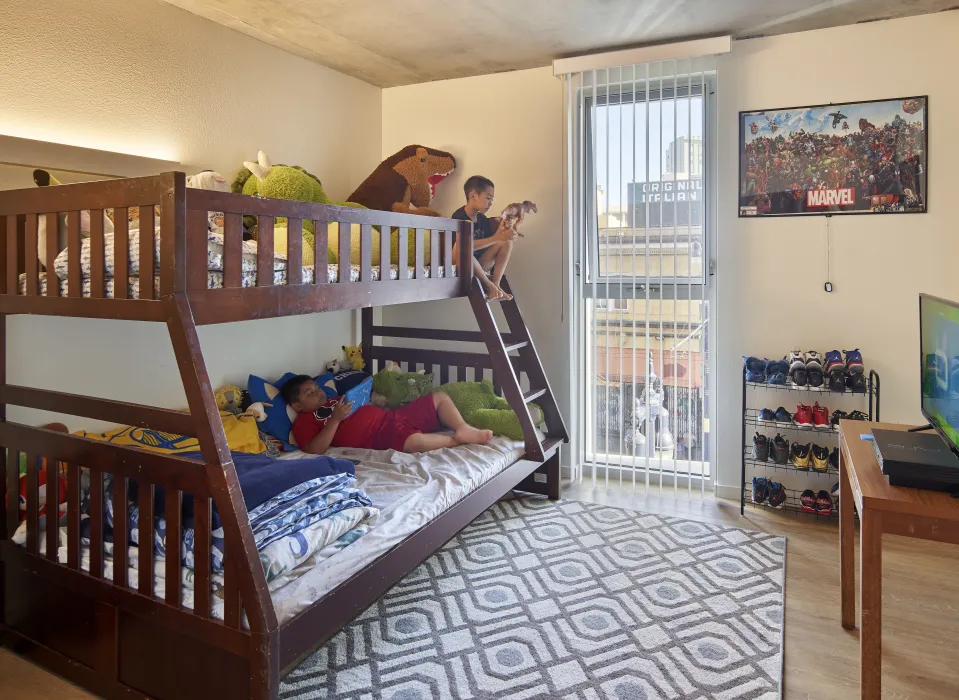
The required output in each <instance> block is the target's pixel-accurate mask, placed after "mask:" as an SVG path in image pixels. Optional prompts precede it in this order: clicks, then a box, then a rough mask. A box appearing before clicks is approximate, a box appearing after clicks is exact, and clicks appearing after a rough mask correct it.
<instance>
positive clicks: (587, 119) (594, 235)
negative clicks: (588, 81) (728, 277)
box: [576, 72, 715, 299]
mask: <svg viewBox="0 0 959 700" xmlns="http://www.w3.org/2000/svg"><path fill="white" fill-rule="evenodd" d="M688 75H691V76H697V75H701V76H702V77H701V78H700V83H699V84H693V85H691V86H690V85H689V84H686V85H679V84H677V85H676V86H675V87H676V89H675V93H676V95H675V97H674V96H673V92H674V90H673V85H669V84H668V83H671V82H672V80H671V79H669V78H666V79H661V78H656V79H652V80H650V81H649V83H650V85H654V84H659V83H663V82H665V83H667V85H665V86H662V87H657V88H651V89H650V90H649V100H650V101H656V100H662V99H667V100H673V99H677V98H678V99H684V98H685V97H687V96H689V95H690V93H692V96H693V97H701V99H702V104H703V124H702V133H703V177H702V180H703V196H702V201H701V205H700V206H701V210H702V214H701V227H702V233H701V234H700V237H699V240H700V242H701V245H702V247H703V249H702V259H703V269H702V273H701V275H699V276H695V277H693V276H686V277H676V276H675V275H673V276H661V277H649V276H648V275H646V276H643V277H636V276H632V275H603V274H594V270H593V265H594V261H595V267H596V273H598V271H599V269H600V266H599V259H600V255H599V212H598V211H597V203H596V196H595V193H596V183H595V177H594V176H595V172H594V166H593V156H594V153H593V124H592V119H593V113H594V109H593V108H594V104H593V102H594V99H595V103H596V104H595V106H597V107H601V106H604V105H610V104H612V105H616V104H623V103H624V102H628V103H636V104H637V105H638V104H645V103H646V86H645V85H642V83H644V82H645V80H644V81H638V80H637V81H636V83H635V86H636V88H637V89H635V91H634V90H633V89H628V90H627V89H626V87H627V85H629V86H632V85H633V82H632V81H625V82H624V81H619V82H618V83H613V84H608V85H604V86H602V87H598V86H597V87H596V88H593V87H581V88H579V89H578V92H579V100H580V104H581V105H582V109H581V111H579V114H580V115H582V117H581V119H582V120H583V121H584V123H583V124H582V133H583V135H584V138H583V146H582V152H581V153H580V155H579V158H580V162H581V163H582V164H583V184H584V192H585V193H587V196H586V197H584V198H583V199H584V200H585V203H586V206H585V207H584V209H585V211H584V215H585V217H586V221H585V226H584V230H585V231H587V237H588V240H587V242H586V246H585V260H583V259H580V260H577V261H576V273H577V274H578V275H583V276H584V277H585V279H584V283H583V292H584V297H589V298H592V299H598V298H605V299H618V298H632V297H633V296H634V295H635V296H644V297H645V295H646V291H647V287H648V288H649V290H650V291H655V292H656V295H657V297H659V298H664V299H669V298H674V299H702V298H704V297H703V289H704V288H705V287H707V286H708V282H709V276H710V274H711V272H710V263H709V261H710V259H711V258H710V251H711V245H710V238H711V236H710V234H709V231H710V227H711V221H710V218H711V216H712V215H713V212H712V211H711V208H710V207H709V201H710V196H709V194H710V192H711V188H712V187H714V186H715V183H714V182H713V178H712V177H711V172H712V163H711V158H710V156H709V154H710V152H711V150H710V147H711V137H712V129H711V122H712V120H714V119H715V114H714V111H715V101H714V100H713V99H712V97H713V95H714V93H715V78H714V75H713V74H712V73H709V72H706V73H701V74H700V73H692V74H688ZM684 77H686V76H684ZM680 79H681V78H680V76H677V80H680ZM641 85H642V89H639V88H640V86H641ZM635 238H636V237H635V235H634V243H633V244H634V245H635V244H636V243H635ZM642 238H644V239H645V240H646V241H647V242H653V241H654V239H658V240H659V241H660V242H661V241H662V240H663V238H662V234H653V235H652V236H650V234H648V233H644V234H643V236H642ZM638 279H643V280H644V281H643V282H638V281H637V280H638ZM693 289H695V291H693Z"/></svg>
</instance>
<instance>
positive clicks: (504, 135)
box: [383, 12, 959, 492]
mask: <svg viewBox="0 0 959 700" xmlns="http://www.w3.org/2000/svg"><path fill="white" fill-rule="evenodd" d="M957 36H959V12H950V13H944V14H937V15H928V16H924V17H915V18H910V19H903V20H893V21H889V22H877V23H871V24H866V25H858V26H851V27H841V28H836V29H829V30H823V31H816V32H807V33H802V34H793V35H788V36H780V37H774V38H769V39H757V40H750V41H742V42H735V43H734V44H733V51H732V53H731V54H729V55H728V56H725V57H722V58H721V59H720V64H719V65H720V68H719V70H720V76H719V101H718V121H719V211H718V215H719V222H718V224H719V234H718V235H719V243H718V250H715V251H714V257H715V258H716V259H717V264H718V276H717V277H716V278H713V281H714V282H716V283H718V294H717V296H718V302H717V308H715V309H714V310H713V320H714V321H715V326H714V328H715V329H716V332H717V337H716V338H715V340H716V344H715V345H713V348H714V352H716V353H717V357H716V358H715V361H716V364H715V366H716V368H717V370H718V371H717V373H716V374H717V375H718V382H717V389H718V401H717V402H716V404H715V406H716V411H715V413H716V415H714V416H713V419H712V421H711V426H712V439H713V450H714V451H713V454H714V455H715V456H716V457H718V459H716V460H715V461H716V465H715V466H716V467H717V469H718V475H717V482H718V484H720V485H727V486H728V485H734V486H735V485H737V484H738V482H739V463H740V458H739V454H740V453H739V449H740V440H741V437H740V429H741V424H740V401H741V392H740V377H741V374H740V372H741V368H742V364H741V363H742V360H741V356H742V355H744V354H750V353H755V354H760V355H766V356H769V357H774V356H780V357H781V356H782V355H783V354H784V353H785V352H786V351H787V350H789V349H790V348H792V347H793V346H796V345H798V346H800V347H801V348H802V349H807V348H814V349H818V350H828V349H832V348H834V347H836V348H839V349H842V348H852V347H859V348H861V349H862V351H863V353H864V355H865V359H866V363H867V365H868V366H870V367H874V368H876V369H877V370H878V371H879V372H880V373H881V374H882V379H883V399H884V401H883V414H882V415H883V417H884V418H885V419H887V420H900V421H918V420H919V419H920V416H919V402H918V390H919V377H918V369H917V362H918V359H917V355H918V348H917V342H918V341H917V334H918V325H917V316H916V309H917V301H916V297H917V295H918V293H919V292H920V291H928V292H931V293H934V294H939V295H941V296H944V297H947V298H953V299H959V274H956V272H955V269H956V268H955V260H956V259H957V254H959V230H957V227H956V224H955V221H954V219H955V217H954V216H953V211H952V210H953V207H952V205H951V201H950V198H951V197H953V194H952V193H953V192H954V191H955V190H956V189H957V188H959V171H957V170H956V168H954V167H953V163H956V162H959V132H957V130H956V129H954V128H952V126H951V125H952V124H953V123H956V122H957V121H959V93H957V92H956V90H955V89H954V88H953V87H952V83H953V82H954V81H953V80H952V75H951V70H952V66H954V65H955V63H956V60H957V59H959V55H957V53H956V51H957V49H956V44H955V38H956V37H957ZM917 37H921V40H916V38H917ZM903 46H908V47H909V50H908V51H902V50H900V49H901V47H903ZM883 51H888V52H890V54H891V57H890V58H889V60H883V59H881V58H879V56H880V55H881V53H882V52H883ZM830 57H831V58H830ZM915 94H928V95H929V96H930V99H929V104H930V110H931V116H930V121H931V124H932V126H931V136H930V146H931V148H930V150H931V154H930V155H931V157H930V159H929V163H930V171H929V184H930V191H929V199H930V212H929V213H928V214H924V215H918V216H904V217H895V216H890V217H885V218H883V217H875V216H873V217H870V216H859V217H847V218H843V217H838V216H837V217H834V218H833V219H832V220H831V224H830V225H831V228H832V241H833V247H832V274H831V281H832V282H833V284H834V285H835V291H834V292H833V293H832V294H827V293H825V292H824V291H823V283H824V282H825V281H826V273H825V269H826V252H825V250H826V249H825V240H826V219H825V218H822V217H815V218H809V219H799V218H790V219H779V220H775V221H771V220H767V221H752V220H746V221H740V220H739V219H738V218H737V217H736V179H737V167H738V166H737V146H736V144H737V138H738V112H739V111H740V110H747V109H762V108H775V107H788V106H792V105H803V104H821V103H828V102H838V101H850V100H859V99H863V100H865V99H878V98H893V97H900V96H906V95H915ZM561 116H562V92H561V88H560V82H559V81H558V80H557V79H555V78H553V76H552V74H551V72H550V70H548V69H540V70H530V71H518V72H514V73H502V74H497V75H489V76H482V77H477V78H466V79H461V80H449V81H441V82H434V83H428V84H424V85H415V86H410V87H402V88H391V89H387V90H385V91H384V93H383V153H384V155H385V154H389V153H391V152H393V151H394V150H396V149H397V148H399V147H400V146H403V145H405V144H407V143H413V142H424V143H427V144H429V145H431V146H436V147H439V148H443V149H447V150H449V151H452V152H453V153H454V154H455V155H456V156H457V159H458V161H459V166H458V167H457V172H456V174H455V176H454V177H453V178H451V181H448V182H444V183H443V184H442V185H441V187H440V190H439V193H438V198H437V200H436V204H437V208H438V209H439V210H440V211H442V212H447V213H448V212H451V211H452V210H453V209H454V208H455V207H457V206H459V205H460V199H461V195H460V194H459V189H458V188H459V186H460V185H461V184H462V182H463V181H464V180H465V178H466V177H467V176H468V175H470V174H473V173H482V174H484V175H487V176H488V177H490V178H492V179H493V180H494V181H495V182H496V184H497V204H505V203H507V202H508V201H512V200H515V199H523V198H530V199H533V200H534V201H536V202H537V203H538V204H540V214H538V215H536V216H533V217H532V218H530V219H529V220H528V222H529V223H528V224H527V238H526V240H522V241H520V245H519V246H518V247H517V249H516V253H515V259H514V261H513V262H512V263H511V265H510V278H511V281H512V283H513V285H514V287H515V288H516V289H517V291H518V292H519V295H520V300H521V303H522V307H523V310H524V312H525V314H526V318H527V320H528V322H529V325H530V328H531V329H532V333H533V337H534V339H535V341H536V343H537V346H538V348H539V349H540V352H541V354H542V355H543V359H544V364H545V365H546V370H547V373H548V374H549V377H550V380H551V381H552V383H553V386H554V387H555V388H557V389H558V391H557V393H558V395H559V400H560V402H561V404H562V405H563V411H564V413H565V414H566V415H568V405H567V403H568V400H569V399H568V386H567V384H568V382H567V376H568V371H569V370H568V353H567V340H566V338H567V333H568V328H567V325H566V323H565V322H564V319H565V318H567V317H568V316H567V315H564V314H563V308H562V301H561V300H562V289H563V284H564V270H565V264H566V261H565V260H564V259H563V254H562V250H563V243H562V219H561V216H562V209H561V207H562V197H563V192H562V172H561V168H562V149H563V144H562V138H561ZM494 209H495V206H494ZM384 317H385V318H386V319H387V321H388V322H389V323H406V322H408V323H427V324H428V323H430V322H434V323H437V322H438V324H439V325H447V326H449V327H465V328H471V327H473V321H472V318H471V316H470V313H469V307H468V306H467V305H466V304H465V303H463V304H460V305H457V306H454V305H453V304H448V303H447V304H429V305H425V304H424V305H419V306H406V307H393V308H389V309H386V310H384ZM790 396H791V395H790ZM833 403H835V402H833V401H829V402H827V405H830V407H831V408H832V406H831V404H833ZM777 405H778V404H777ZM837 406H838V404H837ZM772 408H774V409H775V408H776V406H772ZM790 410H795V407H794V406H792V407H790ZM734 492H735V489H734Z"/></svg>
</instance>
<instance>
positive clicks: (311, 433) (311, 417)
mask: <svg viewBox="0 0 959 700" xmlns="http://www.w3.org/2000/svg"><path fill="white" fill-rule="evenodd" d="M341 400H342V397H340V396H337V397H336V398H332V399H330V400H329V401H327V402H326V403H325V404H323V405H322V406H320V407H319V408H318V409H316V410H315V411H314V412H313V413H300V414H299V415H297V417H296V420H295V421H293V437H294V439H295V440H296V444H297V446H298V447H299V448H300V449H303V448H305V447H306V446H307V445H309V444H310V440H312V439H313V438H315V437H316V436H317V435H319V434H320V431H321V430H323V428H324V427H326V423H327V421H329V420H330V418H332V417H333V407H334V406H336V405H337V404H338V403H340V401H341ZM337 432H339V431H337Z"/></svg>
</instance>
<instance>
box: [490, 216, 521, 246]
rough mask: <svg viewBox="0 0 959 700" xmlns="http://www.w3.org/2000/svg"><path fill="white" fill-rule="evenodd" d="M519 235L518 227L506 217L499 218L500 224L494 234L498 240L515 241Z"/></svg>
mask: <svg viewBox="0 0 959 700" xmlns="http://www.w3.org/2000/svg"><path fill="white" fill-rule="evenodd" d="M518 236H519V234H518V233H517V232H516V229H514V228H513V226H512V225H511V224H510V223H509V222H508V221H507V220H506V219H500V220H499V226H498V227H497V229H496V233H494V234H493V238H495V239H496V240H498V241H515V240H516V238H517V237H518Z"/></svg>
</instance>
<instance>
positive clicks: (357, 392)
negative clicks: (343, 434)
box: [343, 377, 373, 415]
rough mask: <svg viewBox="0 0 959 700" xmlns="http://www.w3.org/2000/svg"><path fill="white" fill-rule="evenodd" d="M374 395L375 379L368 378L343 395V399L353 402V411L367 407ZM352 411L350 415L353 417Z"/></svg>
mask: <svg viewBox="0 0 959 700" xmlns="http://www.w3.org/2000/svg"><path fill="white" fill-rule="evenodd" d="M372 393H373V378H372V377H367V378H366V379H364V380H363V381H362V382H360V383H359V384H357V385H356V386H355V387H353V388H352V389H350V390H349V391H347V392H346V393H345V394H343V398H344V399H346V400H347V401H352V402H353V411H355V410H356V409H358V408H359V407H360V406H365V405H366V404H368V403H369V402H370V395H371V394H372ZM353 411H350V415H353Z"/></svg>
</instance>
